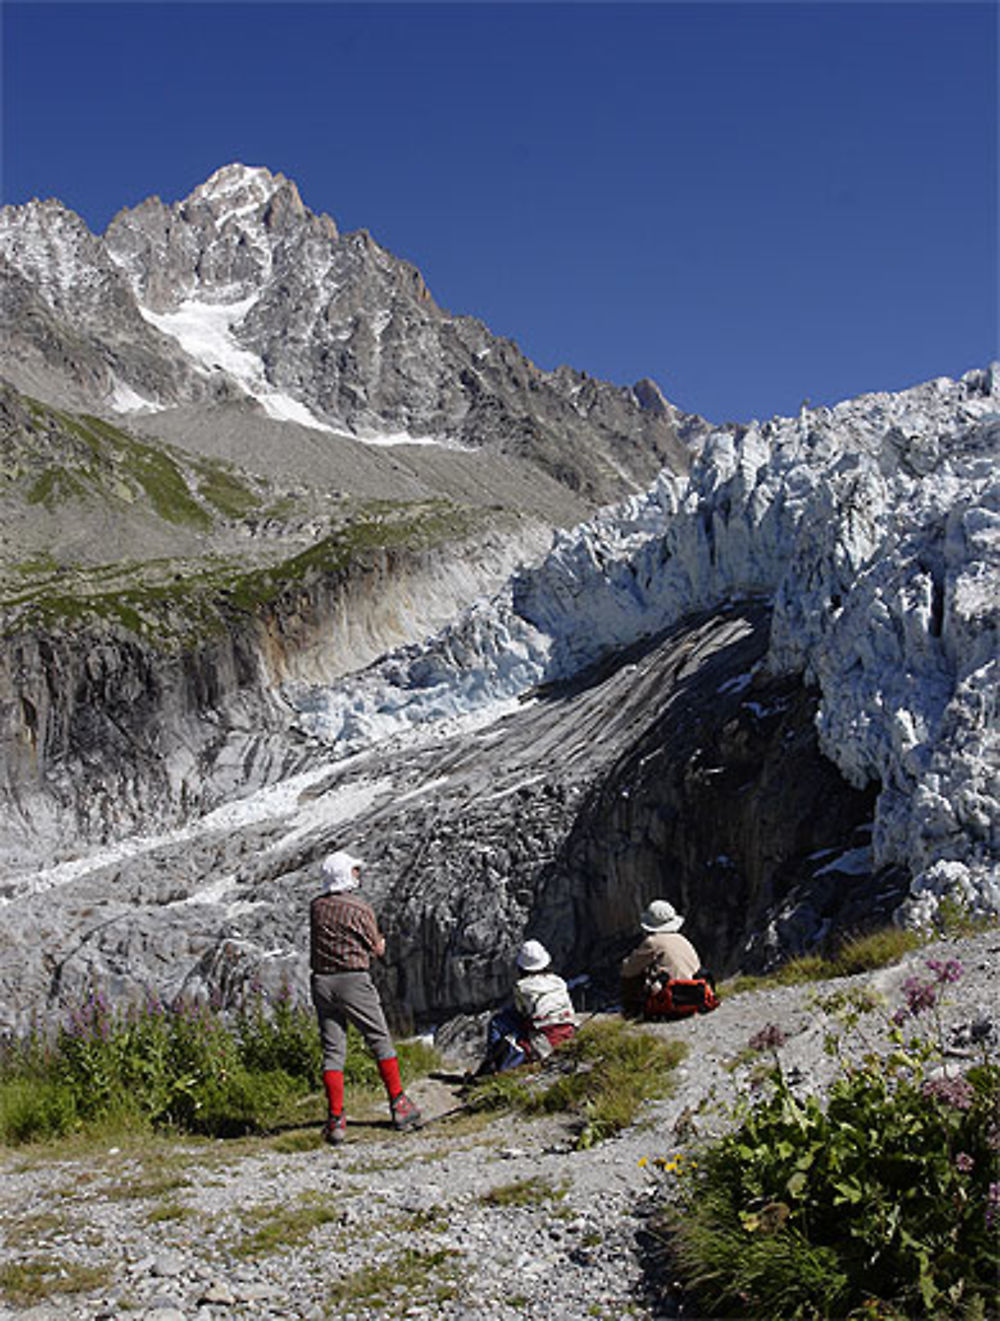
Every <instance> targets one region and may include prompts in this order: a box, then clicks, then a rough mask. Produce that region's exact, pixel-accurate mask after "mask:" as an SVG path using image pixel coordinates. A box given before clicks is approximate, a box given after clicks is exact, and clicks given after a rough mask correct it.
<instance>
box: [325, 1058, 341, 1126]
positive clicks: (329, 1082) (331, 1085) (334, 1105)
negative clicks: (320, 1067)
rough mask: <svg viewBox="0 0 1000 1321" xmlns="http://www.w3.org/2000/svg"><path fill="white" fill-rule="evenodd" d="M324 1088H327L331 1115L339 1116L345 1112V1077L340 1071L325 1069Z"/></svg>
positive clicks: (328, 1106)
mask: <svg viewBox="0 0 1000 1321" xmlns="http://www.w3.org/2000/svg"><path fill="white" fill-rule="evenodd" d="M323 1086H324V1087H325V1088H326V1104H327V1108H328V1109H329V1111H330V1114H331V1115H339V1114H342V1113H343V1110H344V1075H343V1072H342V1071H341V1070H340V1069H325V1070H324V1072H323Z"/></svg>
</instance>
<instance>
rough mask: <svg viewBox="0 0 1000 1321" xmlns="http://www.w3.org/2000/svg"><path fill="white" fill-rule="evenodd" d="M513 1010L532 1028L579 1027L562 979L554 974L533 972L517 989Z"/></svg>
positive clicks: (522, 979) (524, 978)
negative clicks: (571, 1024) (564, 1024)
mask: <svg viewBox="0 0 1000 1321" xmlns="http://www.w3.org/2000/svg"><path fill="white" fill-rule="evenodd" d="M514 1007H515V1008H516V1009H517V1011H518V1013H520V1014H523V1016H524V1017H525V1018H526V1019H528V1021H529V1022H530V1023H531V1026H532V1027H533V1028H543V1027H557V1026H558V1025H560V1024H562V1023H573V1024H574V1025H575V1024H576V1011H575V1010H574V1008H573V1001H572V1000H571V999H570V997H569V991H568V990H567V988H566V983H565V982H564V981H563V979H562V978H561V977H559V976H557V975H556V974H555V973H554V972H532V973H529V974H528V975H527V976H526V977H521V978H520V979H519V980H518V982H517V984H516V985H515V987H514Z"/></svg>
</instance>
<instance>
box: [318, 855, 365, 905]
mask: <svg viewBox="0 0 1000 1321" xmlns="http://www.w3.org/2000/svg"><path fill="white" fill-rule="evenodd" d="M364 865H365V864H364V863H363V862H362V861H361V859H360V858H354V857H352V856H351V855H350V854H349V853H343V852H340V851H338V852H337V853H328V854H327V855H326V857H325V858H324V859H323V861H322V863H321V864H320V871H321V872H322V873H323V879H324V881H326V892H327V894H339V893H340V892H341V891H342V890H356V889H357V888H358V886H359V885H360V881H359V880H358V878H357V877H356V876H355V875H354V869H355V867H363V866H364Z"/></svg>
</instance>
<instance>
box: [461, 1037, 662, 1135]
mask: <svg viewBox="0 0 1000 1321" xmlns="http://www.w3.org/2000/svg"><path fill="white" fill-rule="evenodd" d="M686 1053H687V1047H686V1046H685V1045H684V1044H683V1043H681V1042H677V1041H664V1040H663V1039H662V1038H660V1037H657V1036H654V1035H653V1034H652V1033H651V1032H645V1031H643V1030H642V1029H640V1028H636V1027H633V1026H632V1025H631V1024H628V1023H624V1022H622V1021H621V1020H618V1019H615V1020H609V1021H607V1022H592V1023H588V1024H586V1025H585V1026H584V1027H583V1028H581V1029H580V1031H579V1032H578V1033H577V1034H576V1036H575V1037H573V1038H572V1040H571V1041H569V1042H567V1043H566V1045H564V1046H562V1047H560V1049H559V1050H558V1051H557V1052H556V1053H555V1055H554V1056H552V1057H551V1059H550V1060H549V1061H548V1062H547V1063H546V1065H545V1067H544V1068H543V1069H542V1070H541V1072H538V1071H537V1069H533V1068H532V1066H530V1065H529V1066H522V1067H521V1068H519V1069H512V1070H510V1071H509V1072H508V1073H500V1074H496V1075H495V1076H493V1077H490V1078H485V1079H483V1080H482V1081H480V1082H477V1083H476V1084H475V1086H474V1087H473V1089H472V1092H471V1095H470V1099H469V1104H470V1106H471V1107H472V1108H473V1109H479V1110H496V1109H512V1110H517V1111H520V1112H521V1113H523V1114H530V1115H538V1114H559V1113H566V1114H569V1115H570V1116H571V1117H572V1119H573V1122H574V1125H575V1128H576V1146H577V1148H578V1149H581V1150H582V1149H584V1148H587V1147H591V1146H593V1145H594V1144H595V1143H597V1142H601V1141H603V1140H604V1139H605V1138H609V1137H613V1136H614V1135H615V1134H616V1133H620V1132H621V1130H622V1129H623V1128H626V1127H627V1126H628V1125H629V1124H631V1123H632V1122H633V1120H634V1119H635V1116H636V1114H637V1113H638V1111H639V1108H640V1106H641V1105H642V1104H643V1102H644V1101H647V1100H651V1099H652V1098H653V1097H657V1096H666V1095H668V1094H669V1092H670V1090H671V1087H672V1079H671V1071H672V1070H673V1069H674V1068H675V1067H676V1066H677V1065H678V1064H679V1063H680V1062H681V1060H682V1059H683V1058H684V1056H685V1055H686Z"/></svg>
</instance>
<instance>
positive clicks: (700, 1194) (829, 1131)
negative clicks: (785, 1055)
mask: <svg viewBox="0 0 1000 1321" xmlns="http://www.w3.org/2000/svg"><path fill="white" fill-rule="evenodd" d="M928 967H929V969H930V971H931V973H932V978H931V979H930V980H927V979H917V978H911V979H910V980H909V981H908V982H907V983H906V984H905V986H904V993H905V998H906V1003H905V1005H904V1007H903V1008H902V1009H901V1010H899V1011H898V1012H897V1014H895V1015H894V1016H893V1019H892V1020H891V1026H890V1033H889V1036H890V1042H891V1045H892V1047H893V1049H892V1050H891V1052H890V1053H889V1054H888V1055H887V1056H885V1057H879V1056H876V1055H874V1054H868V1055H867V1056H866V1057H865V1058H864V1061H863V1063H862V1064H861V1065H859V1066H850V1065H844V1066H843V1068H842V1072H841V1074H840V1075H839V1076H838V1078H837V1079H836V1080H835V1082H834V1083H833V1085H832V1087H831V1088H830V1091H829V1095H828V1097H827V1099H826V1103H825V1105H824V1104H822V1103H821V1101H820V1100H819V1099H818V1098H817V1097H816V1096H811V1095H810V1096H805V1097H800V1096H797V1095H796V1094H795V1092H794V1090H793V1088H792V1087H791V1086H790V1084H789V1082H788V1080H787V1078H786V1076H785V1074H784V1072H783V1070H782V1067H781V1062H780V1048H781V1045H782V1044H783V1036H782V1033H781V1031H780V1029H778V1028H776V1027H772V1028H771V1029H768V1030H766V1031H765V1032H763V1033H761V1034H758V1037H757V1038H755V1040H754V1041H753V1042H752V1043H751V1044H752V1045H753V1046H755V1047H756V1048H757V1049H761V1050H766V1051H769V1052H770V1053H771V1054H772V1056H773V1059H774V1067H773V1069H772V1071H771V1073H770V1075H769V1082H770V1086H769V1088H768V1089H767V1090H766V1092H765V1094H764V1095H763V1096H762V1097H761V1098H760V1099H759V1100H757V1101H756V1103H754V1104H750V1105H749V1106H747V1107H745V1109H744V1112H743V1113H742V1115H741V1116H740V1122H739V1124H738V1127H737V1128H736V1129H735V1130H734V1131H733V1132H732V1133H730V1134H729V1135H727V1136H726V1137H724V1138H722V1139H721V1140H720V1141H718V1142H717V1143H715V1144H714V1145H711V1146H709V1147H708V1148H707V1149H706V1150H705V1151H703V1152H702V1153H701V1154H700V1156H699V1162H698V1168H697V1170H696V1171H694V1172H693V1173H690V1174H688V1175H687V1176H686V1177H685V1178H684V1179H683V1180H682V1184H681V1187H682V1189H683V1190H684V1194H683V1199H682V1206H683V1214H679V1215H675V1216H673V1217H672V1218H670V1217H668V1221H669V1222H670V1223H671V1224H672V1234H673V1237H672V1245H673V1251H674V1253H675V1259H676V1265H677V1267H678V1269H679V1270H680V1272H681V1274H682V1276H683V1277H684V1279H685V1280H686V1282H687V1283H688V1284H689V1285H690V1286H692V1287H694V1288H695V1289H696V1290H697V1291H698V1294H699V1298H700V1300H701V1301H702V1303H703V1305H705V1306H707V1307H709V1308H713V1309H721V1310H722V1312H723V1313H725V1312H727V1310H728V1309H733V1308H736V1309H742V1310H743V1311H744V1312H751V1313H753V1314H754V1315H760V1316H768V1317H773V1318H775V1319H777V1318H783V1317H789V1318H791V1317H795V1318H808V1317H817V1318H818V1317H829V1316H837V1317H843V1316H854V1315H857V1316H861V1315H871V1314H872V1312H871V1309H872V1308H873V1307H874V1308H876V1309H880V1308H883V1307H887V1308H888V1309H889V1310H888V1312H886V1311H879V1312H877V1314H880V1315H883V1316H886V1315H888V1316H900V1317H904V1316H905V1317H917V1316H928V1317H934V1318H944V1317H951V1316H954V1317H959V1316H970V1317H971V1316H974V1315H977V1314H979V1315H982V1313H983V1309H984V1307H988V1306H990V1303H991V1300H992V1299H993V1297H994V1290H995V1287H996V1279H997V1269H998V1258H997V1246H996V1223H995V1222H996V1220H997V1218H998V1215H1000V1211H998V1208H997V1188H998V1169H997V1163H998V1146H1000V1066H998V1065H997V1064H996V1063H995V1062H993V1061H991V1060H990V1059H989V1058H987V1057H985V1056H984V1058H983V1060H982V1062H981V1063H979V1064H978V1065H976V1066H974V1067H972V1068H970V1069H969V1070H968V1071H967V1073H966V1074H965V1075H964V1076H961V1075H959V1076H953V1075H949V1074H947V1073H944V1072H942V1071H941V1069H940V1063H941V1060H942V1058H943V1055H942V1050H941V1046H942V1044H943V1043H942V1042H941V1040H940V1038H939V1039H938V1040H937V1041H936V1042H935V1041H934V1040H933V1039H932V1038H931V1037H929V1036H925V1035H922V1034H917V1035H915V1036H912V1037H911V1038H910V1039H909V1040H907V1039H906V1038H905V1035H904V1030H905V1029H906V1028H907V1027H908V1026H910V1025H911V1020H913V1019H915V1018H916V1017H918V1016H921V1015H924V1014H932V1013H933V1012H934V1011H935V1009H936V1008H938V1007H939V1005H940V997H941V994H942V990H943V987H944V986H945V985H946V984H947V983H948V982H951V981H954V980H955V979H956V978H957V977H958V976H959V975H960V972H961V969H960V967H959V965H958V964H957V963H955V962H951V963H945V964H942V963H939V962H934V961H931V962H930V963H929V964H928ZM866 1007H867V1006H866ZM866 1308H867V1309H868V1311H867V1312H866V1311H865V1310H864V1309H866Z"/></svg>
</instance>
